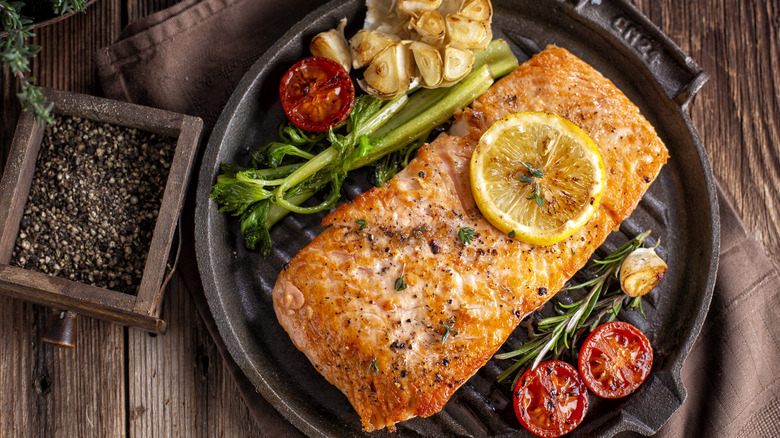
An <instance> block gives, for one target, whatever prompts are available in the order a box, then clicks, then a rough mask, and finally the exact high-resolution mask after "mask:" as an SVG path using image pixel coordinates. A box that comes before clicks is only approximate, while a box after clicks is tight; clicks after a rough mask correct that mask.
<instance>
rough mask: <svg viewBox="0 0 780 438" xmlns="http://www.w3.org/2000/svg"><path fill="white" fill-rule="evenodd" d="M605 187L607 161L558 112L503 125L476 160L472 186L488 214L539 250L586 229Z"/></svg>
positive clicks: (488, 136)
mask: <svg viewBox="0 0 780 438" xmlns="http://www.w3.org/2000/svg"><path fill="white" fill-rule="evenodd" d="M604 186H605V171H604V160H603V159H602V157H601V153H599V150H598V148H597V147H596V145H595V144H594V143H593V140H591V139H590V137H588V135H587V134H585V132H583V131H582V130H581V129H580V128H578V127H577V126H576V125H575V124H573V123H571V122H570V121H568V120H566V119H564V118H562V117H558V116H556V115H553V114H548V113H541V112H524V113H516V114H512V115H509V116H507V117H505V118H503V119H501V120H499V121H497V122H496V123H495V124H493V126H491V127H490V128H489V129H488V130H487V131H486V132H485V133H484V134H483V135H482V138H480V140H479V144H478V145H477V147H476V149H474V153H473V155H472V156H471V188H472V191H473V193H474V199H475V200H476V202H477V206H478V207H479V209H480V211H481V212H482V214H483V215H484V216H485V218H486V219H487V220H488V221H489V222H490V223H491V224H493V226H495V227H496V228H498V229H499V230H501V231H503V232H504V233H507V234H508V235H509V236H510V237H512V238H515V239H519V240H522V241H524V242H528V243H531V244H534V245H552V244H554V243H557V242H560V241H561V240H563V239H565V238H567V237H569V236H571V235H572V234H574V232H576V231H577V230H579V229H580V228H582V227H583V226H584V225H585V224H586V223H587V222H588V220H590V218H591V217H592V216H593V214H594V213H595V212H596V209H597V208H598V206H599V202H601V196H602V194H603V193H604Z"/></svg>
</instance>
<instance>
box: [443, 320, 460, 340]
mask: <svg viewBox="0 0 780 438" xmlns="http://www.w3.org/2000/svg"><path fill="white" fill-rule="evenodd" d="M441 325H443V326H444V333H443V334H442V335H441V343H442V344H443V343H444V341H446V340H447V338H448V337H449V336H450V333H452V336H457V335H458V331H457V330H455V329H454V328H452V327H451V326H449V325H447V324H445V323H441Z"/></svg>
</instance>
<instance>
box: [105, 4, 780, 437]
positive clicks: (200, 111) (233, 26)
mask: <svg viewBox="0 0 780 438" xmlns="http://www.w3.org/2000/svg"><path fill="white" fill-rule="evenodd" d="M319 5H320V2H318V1H314V0H286V1H284V2H278V1H271V0H265V1H259V0H202V1H198V0H185V1H183V2H181V3H178V4H177V5H175V6H173V7H171V8H169V9H166V10H164V11H161V12H158V13H156V14H154V15H151V16H149V17H146V18H144V19H142V20H140V21H139V22H136V23H134V24H132V25H130V26H128V28H126V29H125V30H124V31H123V32H122V36H121V39H120V40H119V41H117V42H116V43H115V44H114V45H112V46H110V47H106V48H104V49H102V50H100V51H99V52H98V53H96V54H95V61H96V63H97V65H98V76H99V79H100V82H101V84H102V86H103V90H104V94H105V95H106V96H107V97H111V98H114V99H120V100H126V101H130V102H135V103H140V104H145V105H150V106H154V107H158V108H163V109H168V110H172V111H177V112H182V113H186V114H191V115H196V116H199V117H201V118H203V119H204V121H205V122H206V125H207V128H208V129H209V130H210V129H211V128H212V127H213V125H214V123H215V122H216V120H217V118H218V116H219V114H220V112H221V110H222V108H223V107H224V105H225V103H226V102H227V100H228V98H229V97H230V95H231V93H232V92H233V90H234V88H235V86H236V85H237V84H238V82H239V80H240V79H241V77H242V75H243V74H244V72H245V71H246V70H247V69H248V68H249V67H250V66H251V65H252V63H253V62H254V61H255V60H256V59H257V58H258V57H259V56H260V55H261V54H262V53H263V51H264V50H265V49H266V48H267V47H269V46H270V44H271V43H273V41H275V40H276V39H277V38H278V37H280V36H281V35H282V34H283V33H284V32H285V31H286V30H287V29H289V28H290V27H291V26H292V25H293V24H294V23H296V22H297V21H299V20H300V19H301V18H302V17H304V16H305V14H306V13H308V12H309V11H311V10H312V9H314V8H315V7H316V6H319ZM719 201H720V206H721V209H720V210H721V211H720V214H721V259H720V270H719V273H718V278H717V282H716V285H715V291H714V296H713V300H712V304H711V306H710V312H709V316H708V317H707V320H706V322H705V324H704V327H703V329H702V332H701V335H700V336H699V339H698V340H697V342H696V343H695V345H694V347H693V349H692V351H691V353H690V356H689V357H688V360H687V361H686V363H685V365H684V367H683V381H684V382H685V386H686V388H687V391H688V397H687V400H686V401H685V403H684V404H683V406H682V407H681V408H680V409H679V410H678V411H677V412H676V413H675V414H674V415H673V416H672V418H671V420H670V421H669V422H668V423H667V424H666V425H665V426H664V427H663V428H662V429H661V431H660V432H659V434H658V435H659V436H664V437H666V436H672V437H678V436H679V437H687V436H723V437H731V436H771V435H774V434H776V431H777V430H780V398H779V397H778V396H777V395H776V394H778V392H779V391H780V324H778V323H777V320H778V317H779V316H780V315H778V309H780V276H779V274H778V269H777V267H776V266H773V264H772V262H771V261H770V260H769V259H768V257H766V255H765V253H764V251H763V249H762V248H761V246H760V245H759V244H758V243H757V242H756V241H755V240H753V239H752V238H750V237H749V236H748V235H747V233H746V232H745V229H744V227H743V226H742V224H741V222H740V220H739V218H738V216H737V215H736V213H735V212H734V209H733V208H732V207H731V205H730V203H729V202H728V200H727V199H726V197H725V196H723V194H722V193H719ZM188 205H189V206H188V208H190V209H191V208H192V202H191V200H190V202H189V204H188ZM192 216H193V215H192V211H191V210H190V212H189V214H185V215H184V216H183V217H184V218H186V220H187V221H188V222H185V224H184V225H185V227H184V230H185V233H189V234H190V235H192V233H193V224H192V222H191V221H192ZM183 241H184V242H185V245H192V241H193V239H192V238H186V237H185V238H184V239H183ZM182 254H183V255H185V257H184V258H183V259H182V261H181V262H180V269H181V270H182V271H185V272H197V266H196V264H195V260H194V256H192V254H194V250H193V249H192V248H184V250H183V251H182ZM183 278H184V279H185V281H187V282H188V288H189V290H190V293H191V295H192V297H193V300H194V302H195V304H196V306H197V308H198V311H199V312H200V315H201V317H202V318H203V321H204V323H205V325H206V327H207V328H208V329H209V332H210V333H211V335H212V337H213V338H214V342H215V343H216V345H217V347H218V349H219V351H220V353H221V354H222V356H223V359H224V363H225V366H226V368H227V369H228V371H229V372H230V373H231V375H232V376H233V378H234V379H235V381H236V383H237V385H238V388H239V389H240V391H241V395H242V396H243V397H244V399H245V400H246V402H247V406H249V409H250V411H251V412H252V414H253V416H254V417H255V418H256V419H257V421H258V422H259V423H260V424H261V425H262V426H261V427H262V428H263V430H264V431H266V432H267V434H268V436H300V435H301V433H300V432H299V431H297V430H296V429H295V428H294V427H293V426H291V425H290V424H289V423H287V422H286V421H285V420H284V418H283V417H282V416H281V415H280V414H278V413H277V412H276V411H275V410H274V409H273V408H272V407H271V406H270V404H269V403H268V402H266V401H265V400H264V399H263V398H262V396H261V395H260V394H259V393H258V392H257V391H256V390H255V389H254V387H253V386H252V384H251V382H250V381H249V380H248V378H247V377H246V376H245V375H244V374H243V372H242V371H241V370H240V368H239V367H238V366H237V365H236V363H235V361H233V359H232V358H231V356H230V354H229V353H228V351H227V348H226V347H225V344H224V342H223V341H222V339H221V337H220V335H219V332H218V330H217V327H216V324H215V322H214V319H213V317H212V315H211V312H210V310H209V307H208V304H207V302H206V299H205V296H204V293H203V289H202V287H201V284H200V281H199V278H198V277H197V276H193V275H184V276H183ZM624 435H625V436H630V435H632V434H631V433H625V434H624Z"/></svg>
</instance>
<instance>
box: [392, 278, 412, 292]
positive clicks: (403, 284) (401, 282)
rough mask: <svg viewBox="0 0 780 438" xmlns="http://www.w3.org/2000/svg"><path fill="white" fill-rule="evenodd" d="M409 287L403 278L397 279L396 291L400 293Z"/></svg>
mask: <svg viewBox="0 0 780 438" xmlns="http://www.w3.org/2000/svg"><path fill="white" fill-rule="evenodd" d="M407 287H409V286H408V285H407V284H406V281H404V278H403V277H398V278H396V279H395V290H396V291H398V292H400V291H402V290H405V289H406V288H407Z"/></svg>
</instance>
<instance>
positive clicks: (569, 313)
mask: <svg viewBox="0 0 780 438" xmlns="http://www.w3.org/2000/svg"><path fill="white" fill-rule="evenodd" d="M649 235H650V232H649V231H646V232H644V233H642V234H639V235H638V236H636V237H634V238H633V239H631V240H630V241H628V242H626V243H625V244H624V245H623V246H621V247H620V248H618V249H616V250H615V251H614V252H612V254H610V255H608V256H607V257H605V258H603V259H601V260H595V261H593V265H592V266H591V269H593V270H594V277H593V278H591V279H590V280H588V281H585V282H583V283H580V284H577V285H572V286H568V287H566V288H564V290H574V289H584V288H590V291H589V293H588V295H587V296H585V297H584V298H583V299H581V300H579V301H575V302H573V303H571V304H564V303H562V302H560V301H559V302H557V303H556V304H555V305H554V309H555V313H556V315H555V316H551V317H548V318H544V319H542V320H541V321H539V323H538V324H537V331H536V332H535V333H534V334H533V336H532V337H531V339H529V340H528V341H527V342H525V343H524V344H523V345H521V346H520V347H519V348H517V349H515V350H513V351H510V352H507V353H500V354H497V355H495V356H494V357H495V358H496V359H514V358H518V357H519V359H516V360H515V362H514V363H513V364H512V365H511V366H509V368H507V369H506V370H504V372H502V373H501V374H499V375H498V378H497V379H498V381H502V380H505V379H506V378H508V377H510V376H512V375H513V374H514V375H515V378H514V382H513V383H512V386H513V387H514V384H515V383H516V382H517V379H518V378H519V377H520V376H521V375H522V374H523V372H524V371H525V370H526V369H529V368H531V369H533V368H536V366H537V365H538V364H539V363H540V362H542V361H544V360H548V359H556V358H558V357H560V355H561V354H562V353H563V352H564V351H566V350H568V349H572V348H573V347H574V345H575V344H576V343H577V340H578V339H580V338H581V337H582V336H583V335H587V334H588V333H590V332H591V331H593V330H595V329H596V327H598V326H599V325H600V324H601V322H602V320H604V319H605V318H606V320H604V322H610V321H614V320H615V318H617V316H618V313H619V312H620V311H621V310H622V309H623V307H624V306H626V305H627V306H628V308H632V309H637V310H639V311H640V312H642V316H644V312H643V311H642V297H631V296H629V295H626V294H625V293H624V292H623V291H622V290H621V289H620V287H619V286H618V287H617V288H611V285H612V282H613V281H617V283H618V284H619V281H618V280H617V279H618V276H619V275H620V267H621V266H622V264H623V261H624V260H625V259H626V257H628V255H629V254H631V252H633V251H634V250H635V249H637V248H640V247H642V246H644V243H645V240H646V239H647V237H648V236H649ZM529 365H530V366H529Z"/></svg>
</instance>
